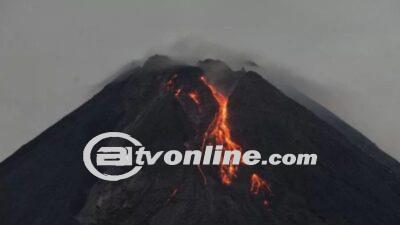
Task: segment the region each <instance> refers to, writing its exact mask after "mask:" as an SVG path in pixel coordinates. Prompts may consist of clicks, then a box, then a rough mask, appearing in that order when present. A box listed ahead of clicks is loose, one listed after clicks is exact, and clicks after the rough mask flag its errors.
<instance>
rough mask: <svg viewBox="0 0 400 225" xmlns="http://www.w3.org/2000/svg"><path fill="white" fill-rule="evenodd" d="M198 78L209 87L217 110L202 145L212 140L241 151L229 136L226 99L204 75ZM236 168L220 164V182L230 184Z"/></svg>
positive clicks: (227, 147)
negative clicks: (216, 104)
mask: <svg viewBox="0 0 400 225" xmlns="http://www.w3.org/2000/svg"><path fill="white" fill-rule="evenodd" d="M200 79H201V81H203V82H204V84H205V85H207V86H208V88H210V90H211V93H212V95H213V96H214V98H215V100H216V101H217V103H218V112H217V114H216V116H215V117H214V120H213V121H212V122H211V124H210V126H209V127H208V129H207V131H206V133H205V134H204V140H203V146H205V144H206V142H207V141H210V140H213V141H214V142H215V143H216V144H220V145H223V146H224V147H225V148H226V149H230V150H239V151H241V150H242V147H241V146H240V145H239V144H237V143H236V142H235V141H233V140H232V137H231V131H230V128H229V123H228V99H227V98H226V97H225V96H224V95H222V94H221V93H220V92H218V91H217V89H216V88H215V87H214V86H213V85H212V84H210V83H209V82H208V81H207V80H206V78H205V77H204V76H201V77H200ZM238 169H239V168H238V166H234V165H221V166H220V169H219V172H220V177H221V182H222V183H223V184H226V185H229V184H231V183H232V181H233V179H234V178H236V177H237V171H238Z"/></svg>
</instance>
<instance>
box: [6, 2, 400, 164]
mask: <svg viewBox="0 0 400 225" xmlns="http://www.w3.org/2000/svg"><path fill="white" fill-rule="evenodd" d="M399 8H400V3H399V2H398V1H396V0H382V1H379V2H378V1H372V0H338V1H321V0H280V1H271V0H268V1H259V0H248V1H238V0H213V1H211V0H204V1H194V0H191V1H183V0H167V1H158V0H150V1H144V0H142V1H134V2H133V1H126V0H117V1H112V2H110V1H95V0H83V1H78V0H75V1H61V0H34V1H32V0H3V1H1V2H0V106H1V107H0V127H1V129H0V149H1V151H0V161H2V160H3V159H4V158H6V157H7V156H9V155H10V154H11V153H12V152H14V151H15V150H16V149H18V148H19V147H20V146H21V145H23V144H24V143H26V142H27V141H29V140H31V139H32V138H33V137H35V136H37V135H38V134H39V133H40V132H42V131H43V130H45V129H46V128H47V127H49V126H50V125H51V124H54V123H55V122H56V121H57V120H58V119H60V118H61V117H62V116H64V115H66V114H67V113H68V112H70V111H72V110H73V109H75V108H76V107H77V106H79V105H81V104H82V103H83V102H84V101H86V100H87V99H89V97H90V96H92V95H93V94H95V93H96V92H97V91H98V90H99V88H100V87H101V86H102V84H105V83H108V82H107V81H109V80H110V79H111V78H110V75H112V74H115V73H116V72H118V70H119V69H120V68H121V66H123V65H126V64H128V63H130V62H131V61H132V60H134V59H138V60H140V59H142V58H144V57H145V56H148V55H151V54H152V53H155V52H159V53H168V54H169V55H173V56H180V57H181V58H184V59H185V60H195V59H196V57H198V58H207V57H212V58H219V59H223V60H225V61H226V62H228V63H230V64H231V66H232V67H240V66H247V67H249V66H250V67H254V64H253V63H252V62H243V60H242V59H246V60H248V59H250V60H254V62H255V63H256V64H258V65H259V66H260V67H257V68H252V69H254V70H259V69H262V70H264V71H265V72H263V73H262V74H268V75H265V76H266V78H267V79H270V80H279V81H280V82H282V83H284V84H289V85H293V86H295V87H296V89H297V90H298V91H300V92H302V93H304V94H305V95H307V96H308V97H310V98H311V99H313V100H315V101H316V102H318V103H320V104H321V105H323V106H324V107H326V108H327V109H329V110H330V111H332V112H333V113H335V114H336V115H338V116H339V117H340V118H342V119H344V120H345V121H346V122H348V123H349V124H350V125H352V126H354V127H355V128H356V129H358V130H360V131H361V132H362V133H363V134H365V135H366V136H368V137H369V138H370V139H371V140H372V141H373V142H375V143H377V144H378V146H379V147H380V148H381V149H383V150H384V151H386V152H387V153H389V154H390V155H392V156H394V157H395V158H396V159H400V150H399V147H398V146H400V139H399V138H398V134H399V133H400V120H399V119H398V115H399V114H400V88H399V85H400V76H399V75H398V74H399V72H400V64H399V63H398V62H399V61H400V51H399V49H400V39H399V38H398V37H399V36H400V27H399V26H398V21H400V14H399ZM188 37H189V38H188ZM191 37H194V38H191ZM193 40H194V41H193ZM175 43H176V44H175ZM171 46H172V47H171ZM205 46H208V47H205ZM221 46H223V47H221ZM226 49H230V50H226ZM231 51H232V52H234V53H235V54H231V53H232V52H231ZM236 53H240V54H236ZM231 55H234V56H235V57H233V56H231ZM237 55H239V56H237ZM241 56H246V57H241ZM245 64H246V65H245ZM247 67H246V68H247ZM235 69H238V68H235ZM239 69H240V68H239ZM277 78H279V79H277Z"/></svg>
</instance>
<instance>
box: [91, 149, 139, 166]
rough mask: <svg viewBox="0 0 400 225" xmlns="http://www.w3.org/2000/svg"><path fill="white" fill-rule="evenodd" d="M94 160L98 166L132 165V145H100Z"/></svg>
mask: <svg viewBox="0 0 400 225" xmlns="http://www.w3.org/2000/svg"><path fill="white" fill-rule="evenodd" d="M96 162H97V165H98V166H132V165H133V164H132V147H101V148H100V149H99V150H98V151H97V156H96Z"/></svg>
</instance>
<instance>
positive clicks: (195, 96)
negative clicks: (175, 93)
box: [188, 91, 200, 105]
mask: <svg viewBox="0 0 400 225" xmlns="http://www.w3.org/2000/svg"><path fill="white" fill-rule="evenodd" d="M188 95H189V97H190V98H191V99H192V100H193V102H194V103H196V105H200V97H199V95H198V94H197V92H196V91H193V92H190V93H189V94H188Z"/></svg>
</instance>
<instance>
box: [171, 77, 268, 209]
mask: <svg viewBox="0 0 400 225" xmlns="http://www.w3.org/2000/svg"><path fill="white" fill-rule="evenodd" d="M176 79H177V74H175V75H173V76H172V77H171V79H170V80H168V82H167V84H166V89H167V90H172V91H173V93H174V95H175V97H176V98H178V99H179V97H180V95H184V94H186V95H187V97H189V98H190V99H191V100H192V101H193V102H194V103H195V104H196V105H197V106H198V107H200V106H201V101H200V99H201V96H199V93H198V92H197V91H191V92H189V93H183V91H182V89H181V88H178V89H174V81H175V80H176ZM200 81H201V82H202V83H203V84H204V85H205V86H207V87H208V89H209V90H210V92H211V94H212V96H213V98H214V100H215V101H216V103H217V105H218V109H217V112H216V113H215V115H214V118H213V120H212V122H211V123H210V124H209V125H208V128H207V130H206V131H205V132H204V134H203V139H202V146H201V147H202V149H204V146H206V145H209V144H211V145H223V146H224V149H229V150H239V151H242V150H243V148H242V146H241V145H239V144H238V143H237V142H236V141H234V140H233V138H232V136H231V129H230V125H229V120H228V117H229V115H228V98H227V97H226V96H225V95H224V94H222V92H220V91H218V89H217V88H216V87H215V86H214V85H213V84H212V83H210V82H209V81H208V80H207V79H206V77H205V75H201V76H200ZM199 171H200V173H201V175H202V177H203V179H204V183H205V184H206V183H207V180H206V177H205V175H204V173H203V171H202V169H201V168H200V167H199ZM238 172H239V166H235V165H232V164H230V165H222V163H221V165H220V166H219V177H220V180H221V183H222V184H224V185H231V184H232V183H233V182H234V180H235V179H236V178H237V177H238ZM249 180H250V181H249V182H250V189H249V191H250V193H251V194H253V195H259V194H261V193H262V194H263V198H264V200H263V204H264V205H269V202H268V199H267V196H268V195H270V193H271V188H270V186H269V184H268V183H267V181H266V180H264V179H262V178H261V177H260V176H259V175H257V174H256V173H252V174H251V176H250V179H249Z"/></svg>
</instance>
